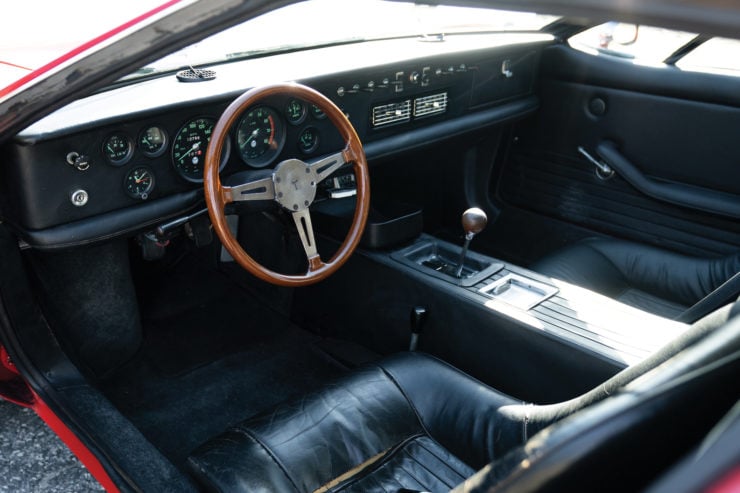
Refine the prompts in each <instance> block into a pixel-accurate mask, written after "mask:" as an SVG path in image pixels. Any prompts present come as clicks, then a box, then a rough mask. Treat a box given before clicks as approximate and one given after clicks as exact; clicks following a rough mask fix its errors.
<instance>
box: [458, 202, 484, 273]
mask: <svg viewBox="0 0 740 493" xmlns="http://www.w3.org/2000/svg"><path fill="white" fill-rule="evenodd" d="M487 223H488V217H486V213H485V212H483V211H482V210H481V209H478V208H477V207H472V208H470V209H468V210H466V211H465V212H463V215H462V226H463V230H464V231H465V243H464V244H463V249H462V253H461V254H460V261H459V262H458V266H457V271H456V272H455V277H457V278H459V277H461V276H462V271H463V266H464V265H465V257H466V256H467V254H468V247H469V246H470V241H471V240H472V239H473V238H474V237H475V235H477V234H478V233H480V232H481V231H483V229H484V228H485V227H486V224H487Z"/></svg>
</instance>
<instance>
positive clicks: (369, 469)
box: [334, 433, 426, 491]
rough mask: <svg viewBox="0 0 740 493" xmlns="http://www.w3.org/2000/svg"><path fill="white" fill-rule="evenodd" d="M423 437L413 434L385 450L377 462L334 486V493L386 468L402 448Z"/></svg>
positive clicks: (419, 434)
mask: <svg viewBox="0 0 740 493" xmlns="http://www.w3.org/2000/svg"><path fill="white" fill-rule="evenodd" d="M424 436H426V435H424V434H421V433H414V434H413V435H411V436H410V437H407V438H404V439H403V440H401V441H400V442H398V443H397V444H396V445H394V446H393V447H391V448H389V449H388V450H386V451H385V453H384V455H383V457H381V458H380V459H378V460H377V461H375V462H373V463H372V464H370V465H369V466H368V467H366V468H364V469H362V470H360V471H358V473H357V475H356V476H353V477H351V478H347V479H345V481H344V482H342V483H340V484H338V485H335V487H336V489H335V490H334V491H341V490H343V489H344V488H347V487H348V486H350V485H352V484H353V483H355V482H357V481H359V480H360V479H363V478H365V477H367V476H368V475H369V474H370V473H371V472H374V471H377V470H379V469H381V468H382V467H384V466H386V465H387V464H388V461H389V460H390V459H391V458H393V457H395V456H396V454H397V453H398V452H399V451H403V448H404V447H405V446H406V445H407V444H408V443H410V442H412V441H414V440H416V439H417V438H422V437H424ZM420 484H421V483H420Z"/></svg>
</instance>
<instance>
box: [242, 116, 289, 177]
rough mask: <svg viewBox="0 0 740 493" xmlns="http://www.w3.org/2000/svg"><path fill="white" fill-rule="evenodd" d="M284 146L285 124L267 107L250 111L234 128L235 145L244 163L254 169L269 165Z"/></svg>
mask: <svg viewBox="0 0 740 493" xmlns="http://www.w3.org/2000/svg"><path fill="white" fill-rule="evenodd" d="M284 144H285V124H284V123H283V120H282V119H281V118H280V117H279V115H278V114H277V112H276V111H275V110H273V109H272V108H268V107H267V106H257V107H255V108H252V109H250V110H249V111H248V112H247V113H246V114H245V115H244V116H243V117H242V119H241V121H240V122H239V126H238V127H237V128H236V145H237V146H238V147H239V154H240V155H241V157H242V159H243V160H244V162H245V163H247V164H248V165H250V166H253V167H255V168H262V167H264V166H267V165H268V164H270V163H271V162H272V161H273V159H275V157H277V155H278V154H280V151H281V150H282V149H283V145H284Z"/></svg>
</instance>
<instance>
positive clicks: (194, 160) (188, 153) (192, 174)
mask: <svg viewBox="0 0 740 493" xmlns="http://www.w3.org/2000/svg"><path fill="white" fill-rule="evenodd" d="M214 125H215V123H214V121H213V120H212V119H210V118H196V119H194V120H190V121H189V122H187V123H186V124H185V125H184V126H183V127H182V128H181V129H180V130H178V132H177V135H176V136H175V140H174V142H173V143H172V163H173V164H174V165H175V169H176V170H177V171H178V172H179V173H180V174H181V175H182V177H183V178H185V179H186V180H188V181H194V182H200V181H203V166H204V164H205V157H206V148H207V147H208V143H209V142H210V141H211V134H212V133H213V127H214ZM228 157H229V146H228V141H226V142H225V144H224V149H223V153H222V154H221V164H220V166H219V170H220V169H223V167H224V165H225V164H226V160H227V159H228Z"/></svg>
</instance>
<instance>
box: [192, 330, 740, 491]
mask: <svg viewBox="0 0 740 493" xmlns="http://www.w3.org/2000/svg"><path fill="white" fill-rule="evenodd" d="M708 331H709V329H707V328H701V329H700V330H699V329H697V330H695V331H693V332H692V333H691V334H689V335H687V336H686V337H684V338H683V340H682V341H681V342H680V343H679V344H676V345H672V346H671V347H667V348H666V349H665V350H664V351H662V352H661V353H659V354H656V355H654V357H652V358H651V359H650V360H647V361H645V362H644V363H643V364H640V365H637V366H636V367H631V368H628V369H627V370H625V371H624V372H622V373H621V374H619V375H617V376H615V377H614V378H613V379H611V380H609V381H607V382H605V383H604V384H603V385H601V386H599V387H598V388H597V389H594V390H593V391H591V392H589V393H587V394H585V395H584V396H581V397H580V398H578V399H574V400H572V401H568V402H564V403H561V404H555V405H549V406H534V405H528V404H525V403H521V402H519V401H517V400H515V399H513V398H511V397H508V396H506V395H503V394H501V393H500V392H497V391H495V390H494V389H491V388H490V387H488V386H486V385H484V384H482V383H480V382H478V381H476V380H475V379H473V378H471V377H469V376H467V375H465V374H464V373H462V372H460V371H459V370H456V369H455V368H453V367H451V366H449V365H447V364H445V363H443V362H441V361H439V360H437V359H435V358H433V357H430V356H426V355H424V354H419V353H406V354H402V355H397V356H394V357H391V358H388V359H385V360H383V361H381V362H379V363H376V364H374V365H373V366H369V367H365V368H363V369H361V370H358V371H356V372H354V373H352V374H351V375H350V376H348V377H346V378H345V379H343V380H341V381H339V382H338V383H336V384H334V385H331V386H328V387H327V388H325V389H323V390H320V391H318V392H316V393H314V394H312V395H309V396H307V397H304V398H302V399H300V400H297V401H294V402H291V403H287V404H284V405H282V406H279V407H278V408H277V409H276V410H274V411H273V412H271V413H269V414H266V415H263V416H260V417H257V418H253V419H250V420H247V421H245V422H243V423H241V424H238V425H236V426H234V427H233V428H231V429H230V430H228V431H227V432H225V433H224V434H222V435H221V436H219V437H216V438H214V439H212V440H210V441H209V442H207V443H205V444H204V445H202V446H201V447H200V448H199V449H198V450H196V451H195V452H193V453H192V454H191V455H190V457H189V459H188V466H189V469H190V471H191V472H192V474H193V475H194V476H195V477H196V479H197V480H199V482H200V483H201V485H202V486H203V487H204V488H206V489H207V490H209V491H220V492H242V491H244V492H259V491H269V492H283V491H285V492H296V491H297V492H318V491H342V492H375V491H377V492H401V491H407V490H411V491H431V492H438V491H439V492H441V491H448V490H450V489H451V488H453V487H455V485H458V484H460V483H463V481H465V483H463V484H462V486H458V488H460V491H499V490H500V491H586V490H590V491H596V490H599V491H633V490H634V489H635V486H636V485H638V484H642V483H644V482H645V481H648V480H649V479H652V478H654V477H655V475H656V474H657V473H658V472H660V470H659V469H660V468H663V467H667V466H668V465H669V464H670V463H671V462H672V461H674V460H676V459H677V458H678V457H679V456H680V454H682V453H683V452H684V451H686V450H688V449H689V448H690V447H691V446H693V445H694V444H695V443H696V441H697V440H698V439H699V438H700V437H701V436H702V435H703V434H704V433H706V431H707V430H708V429H709V428H710V427H711V425H712V424H713V423H714V422H715V421H716V420H717V419H719V417H720V416H721V415H722V414H723V413H725V412H726V411H727V409H729V407H730V406H731V405H732V404H733V403H734V402H735V400H737V398H738V390H739V389H738V388H737V385H736V376H737V374H738V371H740V352H739V351H740V320H738V319H736V320H735V323H734V325H733V324H732V323H731V324H728V325H726V326H725V327H723V328H722V329H721V330H718V331H713V333H711V335H710V336H708V337H705V338H703V339H702V340H700V342H699V343H697V344H695V345H694V346H693V347H691V348H690V349H688V350H682V348H683V347H685V346H686V345H691V344H693V343H694V342H695V341H696V340H698V339H701V337H702V336H703V335H704V334H705V333H707V332H708ZM667 355H672V356H671V357H670V358H669V359H668V360H667V361H665V359H666V357H667ZM661 361H662V362H663V363H664V364H663V365H661V366H660V367H659V368H655V367H656V366H657V365H658V363H660V362H661ZM717 362H720V363H717ZM650 368H653V369H652V370H651V369H650ZM638 376H642V377H641V378H637V377H638ZM607 397H608V398H607ZM599 401H601V402H599ZM584 408H585V409H584ZM579 410H582V411H581V412H579V413H577V414H574V413H575V412H576V411H579ZM568 416H570V417H569V418H567V419H563V418H566V417H568ZM553 423H555V424H553ZM677 430H680V432H677ZM540 431H541V432H540ZM538 432H540V433H538ZM533 435H534V436H533ZM638 445H639V446H638ZM480 468H483V469H481V470H480V471H479V472H478V473H476V474H474V471H476V470H478V469H480ZM605 475H606V476H605ZM469 476H471V477H470V479H468V480H466V478H468V477H469ZM607 476H608V477H607ZM605 477H607V479H608V481H607V482H604V478H605ZM543 485H544V486H543ZM564 488H565V489H564ZM583 488H587V489H583ZM594 488H595V489H594ZM456 491H457V490H456Z"/></svg>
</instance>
